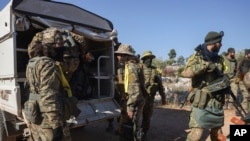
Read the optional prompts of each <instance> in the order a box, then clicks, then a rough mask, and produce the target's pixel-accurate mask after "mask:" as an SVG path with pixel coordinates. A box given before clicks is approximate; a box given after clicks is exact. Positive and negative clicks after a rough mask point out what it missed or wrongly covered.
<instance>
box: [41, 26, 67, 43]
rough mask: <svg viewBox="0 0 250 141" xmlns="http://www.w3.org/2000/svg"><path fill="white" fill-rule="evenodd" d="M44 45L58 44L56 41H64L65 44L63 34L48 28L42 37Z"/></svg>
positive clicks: (55, 29)
mask: <svg viewBox="0 0 250 141" xmlns="http://www.w3.org/2000/svg"><path fill="white" fill-rule="evenodd" d="M42 39H43V40H42V44H43V45H44V44H53V43H55V42H56V40H58V39H59V40H62V42H63V37H62V33H61V31H60V30H59V29H57V28H54V27H50V28H47V29H45V30H44V31H43V37H42Z"/></svg>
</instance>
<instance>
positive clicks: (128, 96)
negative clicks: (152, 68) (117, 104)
mask: <svg viewBox="0 0 250 141" xmlns="http://www.w3.org/2000/svg"><path fill="white" fill-rule="evenodd" d="M115 54H116V56H117V59H118V62H119V64H124V65H122V66H120V67H124V69H123V70H124V81H123V83H124V95H122V97H123V98H122V99H123V101H122V102H121V118H120V121H119V122H120V123H119V134H120V140H121V141H137V140H138V138H137V133H139V132H138V131H139V130H140V125H139V120H140V118H141V115H142V110H143V106H144V96H143V93H142V86H143V84H144V78H143V77H144V76H143V72H142V70H141V68H140V67H139V65H138V63H136V61H135V59H136V58H135V57H136V56H135V51H134V49H133V48H132V47H131V46H130V45H127V44H121V45H120V46H119V48H118V50H117V51H115ZM118 70H119V69H118ZM120 79H122V78H120Z"/></svg>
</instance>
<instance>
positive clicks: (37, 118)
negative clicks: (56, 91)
mask: <svg viewBox="0 0 250 141" xmlns="http://www.w3.org/2000/svg"><path fill="white" fill-rule="evenodd" d="M39 100H40V95H39V94H32V93H30V95H29V99H28V100H27V101H26V102H25V103H24V114H25V118H26V120H27V121H28V122H31V123H33V124H37V125H39V124H41V122H42V120H43V116H42V113H41V110H40V106H39V104H38V101H39Z"/></svg>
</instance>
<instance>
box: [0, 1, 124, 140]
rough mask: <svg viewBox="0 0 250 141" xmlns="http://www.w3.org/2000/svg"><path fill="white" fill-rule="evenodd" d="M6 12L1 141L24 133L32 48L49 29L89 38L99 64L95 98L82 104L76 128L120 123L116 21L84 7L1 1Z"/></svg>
mask: <svg viewBox="0 0 250 141" xmlns="http://www.w3.org/2000/svg"><path fill="white" fill-rule="evenodd" d="M1 3H2V4H3V3H4V4H5V6H4V7H3V8H2V9H0V10H1V11H0V19H1V20H0V60H1V61H0V66H1V69H0V141H3V140H6V138H10V137H13V136H17V135H20V134H22V133H23V131H24V129H26V128H27V124H26V122H25V120H24V116H23V112H22V111H23V106H24V105H23V104H24V101H25V92H26V89H25V88H24V86H25V80H26V78H25V77H26V76H25V71H26V65H27V63H28V60H29V56H28V53H27V47H28V44H29V43H30V42H31V40H32V38H33V36H34V35H35V34H36V33H38V32H41V31H43V30H44V29H46V28H49V27H57V28H60V29H65V30H67V31H70V32H72V33H75V34H77V35H79V36H82V37H84V40H85V43H86V44H87V46H88V51H89V52H91V53H92V56H93V57H94V58H95V60H93V61H91V62H88V65H87V66H88V68H87V69H86V70H87V71H86V73H87V74H88V75H87V76H88V79H89V83H91V90H92V91H91V93H90V95H89V96H88V97H87V98H84V99H81V100H79V101H78V108H79V109H80V110H81V113H80V115H79V116H78V117H77V118H76V122H75V124H74V125H73V127H72V128H75V127H81V126H86V125H88V124H92V123H96V122H98V121H106V120H107V119H110V118H114V117H118V116H119V115H120V110H119V105H118V104H117V102H116V101H115V100H114V81H113V80H114V77H115V59H114V43H113V38H116V36H117V32H116V30H115V29H114V28H113V24H112V22H111V21H109V20H107V19H105V18H103V17H101V16H99V15H97V14H94V13H92V12H90V11H87V10H85V9H83V8H80V7H78V6H75V5H72V4H68V3H63V2H55V1H47V0H46V1H45V0H1Z"/></svg>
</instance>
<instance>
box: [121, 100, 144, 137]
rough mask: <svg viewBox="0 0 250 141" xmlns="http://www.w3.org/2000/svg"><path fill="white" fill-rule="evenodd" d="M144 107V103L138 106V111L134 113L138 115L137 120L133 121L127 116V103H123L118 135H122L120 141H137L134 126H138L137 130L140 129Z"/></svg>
mask: <svg viewBox="0 0 250 141" xmlns="http://www.w3.org/2000/svg"><path fill="white" fill-rule="evenodd" d="M143 106H144V102H142V103H139V104H138V105H137V111H134V112H135V113H136V115H135V118H136V119H135V120H132V119H130V118H129V117H128V114H127V110H126V109H127V106H126V101H123V102H122V103H121V116H120V120H119V125H118V126H119V127H118V133H119V135H120V141H137V139H136V138H135V134H134V132H133V126H134V125H136V130H139V129H140V119H141V116H142V110H143ZM131 128H132V129H131Z"/></svg>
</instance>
